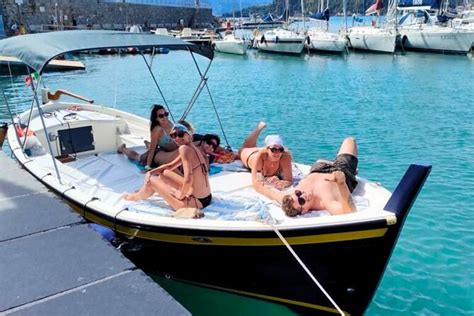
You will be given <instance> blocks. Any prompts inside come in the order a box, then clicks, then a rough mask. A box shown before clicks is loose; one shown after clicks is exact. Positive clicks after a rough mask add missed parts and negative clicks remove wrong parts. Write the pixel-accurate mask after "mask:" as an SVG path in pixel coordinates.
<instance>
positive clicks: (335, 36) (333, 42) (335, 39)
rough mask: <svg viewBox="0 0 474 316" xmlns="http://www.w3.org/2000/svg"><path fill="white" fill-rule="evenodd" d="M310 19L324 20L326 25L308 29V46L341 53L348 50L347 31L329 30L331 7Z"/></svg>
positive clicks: (316, 49) (322, 50)
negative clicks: (335, 31)
mask: <svg viewBox="0 0 474 316" xmlns="http://www.w3.org/2000/svg"><path fill="white" fill-rule="evenodd" d="M310 19H314V20H316V21H318V22H320V21H324V24H325V25H324V27H321V25H319V26H315V27H311V28H309V29H308V32H307V34H306V35H307V40H306V46H307V47H308V48H309V49H311V50H315V51H320V52H330V53H338V54H341V53H343V52H345V51H346V50H347V43H348V40H347V35H346V32H340V33H332V32H329V31H328V29H329V19H330V17H329V8H326V9H325V10H323V11H321V12H318V13H316V14H312V15H310Z"/></svg>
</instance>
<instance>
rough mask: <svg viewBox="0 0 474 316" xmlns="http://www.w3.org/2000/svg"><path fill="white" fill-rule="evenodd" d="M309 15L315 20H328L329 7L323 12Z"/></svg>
mask: <svg viewBox="0 0 474 316" xmlns="http://www.w3.org/2000/svg"><path fill="white" fill-rule="evenodd" d="M309 17H310V18H311V19H315V20H325V21H329V8H326V9H325V10H324V11H323V12H316V13H313V14H311V15H310V16H309Z"/></svg>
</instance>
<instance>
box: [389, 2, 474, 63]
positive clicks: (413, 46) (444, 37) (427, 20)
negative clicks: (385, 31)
mask: <svg viewBox="0 0 474 316" xmlns="http://www.w3.org/2000/svg"><path fill="white" fill-rule="evenodd" d="M415 3H416V4H415ZM398 9H399V10H401V11H402V12H403V13H402V18H401V19H400V37H401V43H402V46H403V48H404V49H407V50H419V51H432V52H440V53H454V54H467V53H468V52H469V51H470V50H471V47H472V45H473V43H474V29H473V28H470V29H469V28H459V27H453V26H448V25H442V24H441V23H439V22H438V21H437V17H435V16H432V15H431V14H430V13H429V10H433V9H435V10H437V11H438V12H440V11H441V9H440V4H439V3H438V1H436V0H423V1H418V2H414V1H413V0H400V2H399V3H398Z"/></svg>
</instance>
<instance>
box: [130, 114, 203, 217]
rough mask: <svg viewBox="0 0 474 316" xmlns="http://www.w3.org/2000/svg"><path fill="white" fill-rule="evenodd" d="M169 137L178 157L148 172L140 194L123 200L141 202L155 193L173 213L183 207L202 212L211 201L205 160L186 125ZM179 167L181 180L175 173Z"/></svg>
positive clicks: (176, 128) (137, 193) (136, 193)
mask: <svg viewBox="0 0 474 316" xmlns="http://www.w3.org/2000/svg"><path fill="white" fill-rule="evenodd" d="M170 136H171V137H172V138H173V139H174V141H175V142H176V143H177V144H178V145H179V149H178V156H177V157H176V158H175V159H174V160H173V161H172V162H170V163H167V164H164V165H162V166H160V167H158V168H156V169H152V170H150V171H148V172H147V174H146V175H145V183H144V184H143V186H142V187H141V188H140V190H138V192H135V193H125V194H124V198H125V199H126V200H128V201H136V200H143V199H147V198H149V197H151V196H152V195H153V194H155V193H158V194H159V195H160V196H161V197H163V199H164V200H165V201H166V202H167V203H168V204H169V205H170V206H171V207H172V208H173V209H175V210H178V209H180V208H184V207H195V208H198V209H203V208H205V207H206V206H208V205H209V204H210V203H211V200H212V195H211V187H210V185H209V169H208V167H207V164H206V159H205V157H204V155H203V154H202V153H201V151H200V150H199V149H198V148H197V147H196V146H195V145H194V144H193V142H192V141H193V135H192V132H191V131H190V130H189V129H188V128H187V127H186V126H185V125H183V124H179V123H177V124H175V125H174V126H173V129H172V130H171V133H170ZM180 166H182V168H183V175H182V176H181V175H179V174H177V173H176V172H174V170H175V169H176V168H178V167H180ZM158 175H159V176H158Z"/></svg>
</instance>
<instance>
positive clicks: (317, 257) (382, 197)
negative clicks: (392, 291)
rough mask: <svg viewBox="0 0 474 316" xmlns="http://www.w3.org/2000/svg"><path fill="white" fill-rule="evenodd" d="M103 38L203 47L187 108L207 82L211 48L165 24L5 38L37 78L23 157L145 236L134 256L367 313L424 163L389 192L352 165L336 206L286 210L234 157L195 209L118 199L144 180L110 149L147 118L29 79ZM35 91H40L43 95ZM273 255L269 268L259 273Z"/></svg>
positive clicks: (116, 43) (18, 153) (307, 305)
mask: <svg viewBox="0 0 474 316" xmlns="http://www.w3.org/2000/svg"><path fill="white" fill-rule="evenodd" d="M108 47H114V48H117V49H121V48H126V47H136V48H137V49H138V51H139V53H141V54H142V53H143V50H145V49H157V48H168V49H171V51H175V50H184V51H188V52H190V53H191V54H190V55H192V56H190V58H191V59H193V60H194V58H195V57H199V58H207V59H209V62H208V66H207V68H206V70H205V71H203V72H201V69H200V67H199V63H195V64H196V67H197V70H198V72H199V74H200V78H201V80H200V82H199V84H198V88H197V90H196V91H195V93H194V95H193V97H192V100H191V101H192V102H190V104H189V105H188V108H187V109H186V110H185V113H186V112H188V113H189V110H190V109H191V107H192V106H193V104H194V103H195V101H196V99H197V98H198V96H199V94H200V93H201V92H202V91H203V90H204V89H206V88H208V86H207V84H206V82H207V79H208V77H207V76H208V70H209V68H210V65H211V61H212V58H213V51H212V50H211V49H209V48H207V47H202V46H197V45H194V44H191V43H188V42H184V41H181V40H179V39H176V38H173V37H169V36H161V35H154V34H144V33H126V32H114V31H90V30H81V31H63V32H50V33H39V34H29V35H23V36H15V37H11V38H8V39H4V40H1V41H0V54H4V55H9V56H14V57H16V58H18V59H20V60H21V61H22V62H24V63H26V64H28V65H29V66H30V67H32V68H33V69H34V70H35V71H36V72H38V74H39V78H38V82H37V83H36V84H35V85H32V89H33V91H34V92H33V97H32V99H33V101H32V103H31V104H32V107H31V109H30V110H28V111H25V112H24V113H21V114H19V115H18V116H16V117H14V116H13V115H11V120H12V123H11V125H10V128H9V129H8V132H7V133H8V134H7V135H8V143H9V146H10V148H11V151H12V154H13V155H14V156H15V158H16V159H17V160H18V162H19V164H20V165H21V166H23V167H24V168H25V169H26V170H27V171H28V172H30V173H31V174H32V175H34V176H35V178H36V179H37V180H38V181H39V182H41V183H42V184H44V185H46V186H47V187H48V188H50V189H51V190H52V191H53V192H55V193H57V194H58V195H60V196H61V198H62V199H64V200H65V201H67V202H68V203H70V204H71V205H72V206H73V208H74V210H75V211H77V212H78V213H79V214H80V215H81V216H83V217H84V218H85V219H87V220H89V221H92V222H94V223H97V224H100V225H102V226H106V227H107V228H108V229H109V230H110V231H111V232H112V233H115V234H116V237H117V239H122V240H127V242H129V243H135V244H140V245H141V247H142V248H137V250H136V251H135V252H134V256H136V257H140V258H143V261H142V262H146V263H147V264H152V265H153V267H154V268H155V270H157V271H160V272H161V273H164V274H166V275H167V276H169V277H171V278H173V279H177V280H186V281H189V282H193V283H194V284H198V285H202V286H208V287H213V288H218V289H220V290H226V291H229V292H234V293H239V294H241V295H246V296H250V297H254V298H259V299H265V300H269V301H273V302H277V303H280V304H285V305H287V306H289V307H292V308H295V309H297V310H298V311H299V312H305V313H308V314H309V313H311V314H321V313H340V314H352V315H361V314H363V313H364V311H365V310H366V308H367V306H368V305H369V303H370V302H371V299H372V297H373V296H374V294H375V292H376V289H377V286H378V284H379V282H380V280H381V279H382V277H383V273H384V271H385V268H386V266H387V264H388V261H389V259H390V256H391V253H392V251H393V249H394V247H395V245H396V243H397V240H398V236H399V234H400V232H401V229H402V227H403V224H404V221H405V218H406V216H407V215H408V212H409V210H410V208H411V206H412V205H413V203H414V201H415V199H416V197H417V195H418V193H419V191H420V190H421V188H422V186H423V184H424V182H425V180H426V178H427V177H428V175H429V172H430V170H431V166H422V165H411V166H410V167H409V168H408V170H407V172H406V174H405V176H404V177H403V178H402V180H401V181H400V184H399V185H398V186H397V188H396V189H395V191H394V193H393V194H392V193H390V192H389V191H388V190H386V189H385V188H384V187H382V186H381V185H380V184H378V183H376V182H371V181H368V180H365V179H363V178H360V177H358V184H357V187H356V188H355V190H354V192H353V194H352V196H353V200H354V204H355V207H354V208H355V209H354V212H351V213H348V214H344V215H336V216H329V215H328V214H327V213H326V214H325V213H324V210H323V211H319V212H310V213H308V214H305V215H299V216H296V217H288V216H286V215H285V214H284V212H283V211H282V209H281V207H280V206H279V205H277V204H276V203H274V202H272V201H270V200H269V199H267V198H265V197H264V196H263V195H260V194H259V193H257V192H256V191H255V190H253V189H252V180H251V175H250V173H249V172H245V170H243V169H242V167H241V165H240V163H239V164H221V165H219V166H217V167H219V168H217V170H216V172H215V173H214V174H212V175H211V176H209V180H210V181H209V182H210V187H211V189H212V195H213V199H212V203H211V204H210V205H209V206H207V207H206V208H205V209H204V210H203V211H204V214H205V216H204V217H203V218H200V219H192V218H188V219H180V218H176V217H175V216H174V215H175V213H174V211H173V209H171V208H170V207H169V205H168V204H167V203H165V200H164V199H163V198H162V197H160V196H159V195H154V196H152V197H150V198H149V199H147V200H143V201H135V202H131V201H125V200H124V199H122V193H123V192H124V191H131V190H135V189H137V188H139V187H140V186H141V185H142V183H143V182H144V174H143V173H142V171H141V170H140V169H139V168H138V167H137V165H136V164H133V163H131V162H130V161H129V160H128V159H127V158H126V157H124V155H121V154H118V153H117V151H116V149H117V147H118V146H119V145H120V144H124V143H125V144H127V147H133V148H134V149H136V150H138V151H140V150H146V149H145V147H144V146H143V141H144V139H146V138H147V137H148V136H149V121H148V120H147V119H144V118H141V117H138V116H136V115H133V114H130V113H126V112H123V111H120V110H117V109H115V108H111V107H107V106H105V105H102V106H98V105H93V104H92V103H93V101H92V100H88V99H86V98H83V97H80V96H78V95H75V94H72V93H67V95H69V96H70V97H73V98H76V99H79V100H82V102H71V101H70V100H61V99H60V98H61V95H62V94H65V93H64V92H62V93H49V92H48V91H47V90H43V91H42V92H43V93H39V94H38V93H37V92H38V91H37V90H36V89H38V88H39V87H45V86H47V83H46V82H44V80H45V79H46V80H47V79H48V78H47V77H43V71H44V69H45V67H46V66H47V64H48V62H49V61H51V60H53V59H54V58H55V57H56V56H58V55H62V54H65V53H68V52H76V51H83V50H90V49H92V48H94V49H97V48H108ZM195 55H196V56H195ZM197 55H199V56H197ZM171 57H172V54H170V55H167V56H166V58H171ZM143 59H144V62H145V63H146V64H147V66H148V67H147V69H148V71H149V72H151V75H153V73H152V71H153V70H152V68H151V67H149V65H148V62H147V59H146V58H143ZM167 62H169V60H167ZM170 77H173V78H174V77H176V73H172V74H170ZM160 78H161V79H165V78H166V76H160ZM153 79H154V77H153ZM68 80H70V78H68ZM160 81H161V80H160ZM155 83H156V84H158V83H157V82H156V81H155ZM95 84H97V83H95ZM128 88H130V89H132V88H133V87H132V86H130V87H128ZM157 89H158V90H160V88H159V87H157ZM160 91H161V90H160ZM208 92H209V90H208ZM209 93H210V92H209ZM38 95H43V100H42V102H40V100H38ZM52 96H54V97H52ZM15 97H16V96H15ZM7 105H8V103H7ZM166 105H167V106H168V104H166ZM168 109H169V111H170V112H171V109H170V108H168ZM183 117H185V116H184V115H183ZM293 168H294V171H293V175H294V180H295V181H298V180H300V179H301V177H302V174H303V173H306V172H308V170H309V166H305V165H301V164H294V166H293ZM5 181H7V182H8V181H10V179H4V182H5ZM12 181H13V182H14V180H12ZM5 183H6V182H5ZM18 203H21V199H20V200H19V201H18ZM25 220H26V219H25ZM296 258H298V260H299V261H297V260H295V259H296ZM354 258H356V260H354ZM301 259H303V260H304V263H303V261H301ZM297 262H300V265H301V266H299V265H298V263H297ZM348 262H349V264H348ZM216 264H218V266H219V267H225V269H220V268H216V267H217V266H216ZM303 264H304V268H305V270H307V271H308V272H307V273H309V274H310V276H312V278H313V279H314V278H315V277H314V275H313V274H312V273H314V274H316V275H317V277H318V280H319V283H318V282H311V280H312V279H310V278H309V277H308V275H307V274H305V273H297V272H296V271H303V269H301V268H302V266H303ZM190 267H192V268H190ZM269 267H271V271H270V272H271V273H264V272H265V271H266V272H269V270H268V269H269ZM262 271H263V272H262ZM311 271H312V272H311ZM314 283H317V284H314ZM316 285H317V286H316ZM118 290H120V289H118ZM328 293H329V294H328ZM328 297H329V298H330V300H328Z"/></svg>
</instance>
